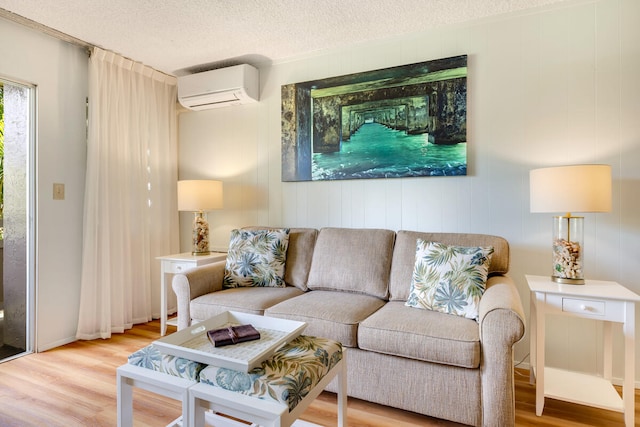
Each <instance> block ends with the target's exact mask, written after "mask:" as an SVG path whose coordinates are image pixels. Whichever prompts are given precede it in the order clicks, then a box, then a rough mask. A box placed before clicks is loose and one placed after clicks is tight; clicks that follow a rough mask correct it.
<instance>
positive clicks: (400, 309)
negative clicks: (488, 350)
mask: <svg viewBox="0 0 640 427" xmlns="http://www.w3.org/2000/svg"><path fill="white" fill-rule="evenodd" d="M479 329H480V328H479V326H478V324H477V323H476V322H475V321H473V320H471V319H465V318H464V317H459V316H450V315H448V314H445V313H439V312H437V311H429V310H416V309H413V308H411V307H407V306H405V305H404V303H403V302H401V301H390V302H388V303H387V304H385V306H384V307H382V308H381V309H380V310H378V311H376V312H375V313H373V314H372V315H371V316H369V317H367V318H366V319H365V320H363V321H362V323H361V324H360V327H359V328H358V345H359V347H360V348H361V349H363V350H368V351H374V352H378V353H385V354H390V355H392V356H401V357H407V358H410V359H417V360H422V361H426V362H434V363H441V364H445V365H454V366H460V367H464V368H478V367H479V366H480V332H479Z"/></svg>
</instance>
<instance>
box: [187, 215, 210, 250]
mask: <svg viewBox="0 0 640 427" xmlns="http://www.w3.org/2000/svg"><path fill="white" fill-rule="evenodd" d="M194 214H195V215H194V218H193V231H192V233H193V235H192V239H191V243H192V246H191V254H192V255H209V254H210V253H211V252H210V251H209V223H208V222H207V218H206V217H205V214H204V212H195V213H194Z"/></svg>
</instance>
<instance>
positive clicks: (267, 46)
mask: <svg viewBox="0 0 640 427" xmlns="http://www.w3.org/2000/svg"><path fill="white" fill-rule="evenodd" d="M562 1H567V0H0V8H2V9H5V10H7V11H10V12H12V13H14V14H17V15H20V16H22V17H25V18H28V19H30V20H33V21H36V22H38V23H40V24H43V25H45V26H47V27H50V28H53V29H55V30H57V31H60V32H62V33H65V34H68V35H70V36H73V37H75V38H77V39H80V40H83V41H85V42H87V43H89V44H93V45H96V46H100V47H102V48H104V49H108V50H112V51H114V52H117V53H120V54H122V55H124V56H126V57H129V58H132V59H134V60H136V61H140V62H142V63H144V64H146V65H149V66H152V67H154V68H156V69H158V70H160V71H164V72H166V73H168V74H173V75H184V74H189V73H190V72H193V71H202V70H205V69H211V68H215V67H218V66H221V65H222V66H226V65H233V64H236V63H240V62H246V63H252V64H257V63H262V62H265V61H266V62H269V61H279V60H283V59H286V58H290V57H294V56H299V55H303V54H306V53H309V52H314V51H319V50H323V49H330V48H335V47H338V46H344V45H349V44H356V43H362V42H365V41H368V40H374V39H380V38H388V37H394V36H396V35H399V34H405V33H417V32H420V31H424V30H425V29H428V28H433V27H439V26H443V25H449V24H454V23H460V22H466V21H471V20H476V19H480V18H485V17H489V16H494V15H499V14H504V13H510V12H515V11H522V10H525V9H530V8H534V7H540V6H544V5H549V4H552V3H558V2H562ZM1 23H2V21H0V25H1Z"/></svg>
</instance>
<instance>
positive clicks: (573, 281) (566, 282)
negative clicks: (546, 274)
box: [551, 276, 584, 285]
mask: <svg viewBox="0 0 640 427" xmlns="http://www.w3.org/2000/svg"><path fill="white" fill-rule="evenodd" d="M551 280H553V281H554V282H556V283H561V284H563V285H584V279H567V278H566V277H556V276H551Z"/></svg>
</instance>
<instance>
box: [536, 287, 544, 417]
mask: <svg viewBox="0 0 640 427" xmlns="http://www.w3.org/2000/svg"><path fill="white" fill-rule="evenodd" d="M545 297H546V295H545V294H544V293H542V292H539V293H536V294H535V298H536V302H535V304H536V313H535V315H536V326H535V328H536V353H535V357H536V365H535V366H536V415H537V416H541V415H542V411H543V410H544V347H545V319H544V316H545V315H544V312H543V313H540V312H539V311H538V310H540V309H542V310H544V299H545Z"/></svg>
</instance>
